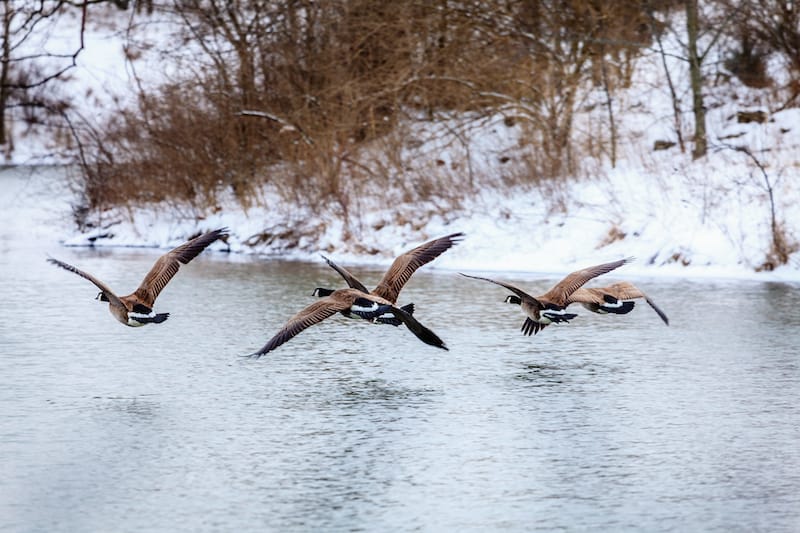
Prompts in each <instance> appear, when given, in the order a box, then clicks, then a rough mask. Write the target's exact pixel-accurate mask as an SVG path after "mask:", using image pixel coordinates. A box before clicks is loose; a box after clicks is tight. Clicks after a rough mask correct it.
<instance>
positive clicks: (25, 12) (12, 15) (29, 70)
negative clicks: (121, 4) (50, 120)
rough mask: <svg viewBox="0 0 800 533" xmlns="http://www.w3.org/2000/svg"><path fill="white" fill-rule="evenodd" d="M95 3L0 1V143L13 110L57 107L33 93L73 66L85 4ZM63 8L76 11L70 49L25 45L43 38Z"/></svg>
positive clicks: (80, 40)
mask: <svg viewBox="0 0 800 533" xmlns="http://www.w3.org/2000/svg"><path fill="white" fill-rule="evenodd" d="M92 3H99V0H94V1H91V0H86V1H80V2H78V1H68V0H40V1H38V2H8V1H6V2H3V3H2V6H0V10H2V27H0V32H2V33H0V39H2V44H1V45H0V144H2V145H6V144H8V142H9V137H8V134H9V129H8V112H9V110H10V109H12V108H15V107H22V108H28V109H45V110H48V109H50V111H52V109H53V108H57V107H59V105H58V103H57V102H53V101H52V100H49V101H48V99H47V98H46V97H43V95H42V92H41V91H40V92H39V94H38V95H35V94H34V93H35V91H36V90H39V89H41V88H43V87H44V86H46V85H49V84H52V83H54V82H55V81H56V80H58V79H59V78H62V77H63V75H64V74H65V73H66V72H67V71H68V70H70V69H72V68H74V67H75V66H76V60H77V58H78V55H79V54H80V53H81V51H82V50H83V47H84V45H83V34H84V30H85V24H86V12H87V7H88V5H89V4H92ZM67 9H78V10H80V15H79V16H80V24H79V25H78V29H77V30H76V35H75V44H74V45H73V48H72V50H69V51H65V52H63V53H49V52H41V51H40V50H39V49H38V48H37V47H33V46H28V45H29V44H30V43H32V42H33V41H35V40H37V39H42V38H44V39H46V35H44V34H45V33H46V31H47V26H48V24H50V23H51V22H53V21H55V20H56V19H57V18H58V17H60V16H62V15H63V14H64V12H65V11H66V10H67Z"/></svg>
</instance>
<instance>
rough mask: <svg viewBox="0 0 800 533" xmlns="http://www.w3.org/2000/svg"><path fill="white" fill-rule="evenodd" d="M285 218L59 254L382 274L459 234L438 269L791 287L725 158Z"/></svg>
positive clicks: (787, 208) (740, 166) (154, 214)
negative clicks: (235, 258)
mask: <svg viewBox="0 0 800 533" xmlns="http://www.w3.org/2000/svg"><path fill="white" fill-rule="evenodd" d="M784 122H793V123H794V124H800V110H792V111H790V112H785V113H784V114H783V116H781V117H777V118H776V120H775V122H774V123H773V124H772V125H771V126H770V127H772V128H775V129H777V130H780V129H783V130H786V129H789V131H788V132H786V133H783V134H782V135H783V140H784V141H785V142H787V143H789V144H791V145H792V146H800V128H787V125H786V124H785V123H784ZM748 127H749V126H748ZM662 157H664V158H665V159H667V158H669V157H670V156H669V155H667V154H664V155H663V156H662ZM661 164H662V165H664V166H666V164H667V162H666V161H662V162H661ZM793 164H794V163H792V162H791V161H781V160H779V159H774V160H773V162H772V168H771V170H772V171H774V172H775V173H776V175H777V176H779V177H780V178H779V179H777V180H775V182H774V183H773V185H774V195H775V201H776V211H777V213H778V222H779V223H780V224H781V227H782V228H783V231H784V232H785V235H786V237H787V239H788V240H789V242H795V243H796V242H798V236H800V235H799V233H798V224H800V191H798V188H797V186H796V184H795V183H796V178H795V176H794V175H793V174H792V173H796V172H797V169H796V167H792V165H793ZM780 165H784V166H783V167H781V166H780ZM293 209H294V208H291V207H288V206H285V205H283V204H282V203H281V201H280V199H278V198H277V197H275V198H270V197H269V195H266V196H265V200H264V206H263V207H257V208H252V209H249V210H247V211H245V210H242V209H241V208H239V207H238V206H237V205H236V204H235V202H233V201H231V202H230V203H229V205H227V206H222V208H220V209H218V210H215V211H216V212H214V213H211V214H208V213H203V214H198V213H194V212H187V213H176V212H175V211H174V210H173V209H169V208H163V209H158V208H153V209H142V210H137V211H135V212H134V213H132V215H133V218H132V220H131V219H130V218H128V216H127V215H128V214H123V213H122V212H120V213H118V214H116V215H114V214H106V215H104V220H103V221H102V222H101V224H100V226H99V227H98V228H96V229H95V230H92V231H89V232H86V233H72V234H68V235H67V236H66V238H65V240H64V243H65V244H67V245H71V246H81V245H94V246H160V247H167V246H171V245H174V244H176V243H178V242H180V241H182V240H183V239H185V238H187V237H188V236H190V235H192V234H194V233H196V232H197V231H199V230H201V229H208V228H212V227H218V226H227V227H229V228H230V229H231V232H232V236H231V238H230V240H229V245H230V249H231V251H233V252H237V253H242V254H265V255H270V256H275V257H285V258H291V259H301V260H312V261H318V260H319V257H318V255H317V254H318V252H322V253H325V254H333V255H334V256H335V257H336V259H337V260H338V261H341V262H345V263H350V264H355V263H379V264H388V263H389V262H390V261H391V260H392V258H393V257H394V256H395V255H396V254H398V253H400V252H402V251H403V250H406V249H408V248H409V247H411V246H413V245H415V244H418V243H420V242H423V241H425V240H427V239H429V238H432V237H435V236H439V235H442V234H446V233H450V232H454V231H462V232H464V233H466V234H467V236H468V238H467V239H466V240H465V241H464V242H463V243H462V244H461V245H460V246H458V247H457V248H456V249H454V250H452V251H450V252H448V253H447V254H445V255H444V256H443V257H441V258H440V259H439V260H437V262H436V266H437V267H439V268H446V269H454V270H456V269H460V270H471V271H508V272H564V271H568V270H571V269H574V268H578V267H582V266H586V265H589V264H594V263H597V262H602V261H605V260H608V259H617V258H620V257H627V256H634V257H636V258H637V261H636V262H635V263H634V264H632V265H630V266H627V267H626V273H627V274H629V275H640V276H641V275H644V276H671V277H672V276H676V277H702V278H707V277H724V278H750V279H762V280H800V253H798V252H797V251H795V252H794V253H793V254H792V255H791V257H790V261H789V263H788V264H787V265H782V266H779V267H778V268H776V269H775V270H774V271H771V272H765V271H762V272H758V270H763V265H764V263H765V262H766V261H767V257H768V254H769V243H770V242H771V233H770V232H771V226H770V209H769V202H768V200H767V193H766V190H765V188H764V183H763V177H761V176H759V175H758V174H757V173H755V172H754V169H753V167H752V166H751V165H750V164H749V163H748V161H747V160H746V158H745V156H744V154H741V153H739V152H736V151H734V150H723V151H719V152H715V153H713V154H711V155H709V157H708V158H707V160H706V161H704V162H700V163H691V164H683V165H681V164H675V165H674V167H673V170H672V172H671V173H670V174H669V175H666V176H664V175H659V174H648V173H644V172H643V171H642V170H641V168H617V169H609V171H608V174H607V177H605V178H602V179H593V180H589V179H586V180H581V181H577V182H573V183H571V184H570V185H569V191H565V192H564V194H563V195H562V194H557V193H553V192H552V191H549V192H542V190H540V189H534V188H521V187H518V188H515V189H511V190H508V191H505V192H498V191H491V192H486V193H484V194H481V195H479V196H477V197H474V198H472V199H470V200H468V201H466V202H464V203H463V204H462V205H461V206H460V207H459V208H458V209H457V210H454V211H450V212H446V213H445V214H441V213H437V212H436V210H435V209H434V208H433V207H430V206H425V205H419V204H415V205H399V206H396V207H394V208H392V209H386V208H383V207H382V206H375V205H373V206H372V207H371V208H365V209H364V211H363V212H362V214H361V215H360V217H359V218H358V220H356V221H351V223H350V226H349V227H348V228H346V227H345V225H344V223H343V221H341V220H337V219H332V218H330V217H332V215H330V214H327V215H320V214H319V213H314V212H311V211H310V210H299V211H293ZM426 213H428V214H426Z"/></svg>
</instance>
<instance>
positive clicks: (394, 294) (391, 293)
mask: <svg viewBox="0 0 800 533" xmlns="http://www.w3.org/2000/svg"><path fill="white" fill-rule="evenodd" d="M463 237H464V234H463V233H460V232H459V233H451V234H450V235H445V236H444V237H439V238H438V239H434V240H432V241H428V242H426V243H425V244H420V245H419V246H417V247H416V248H414V249H413V250H409V251H407V252H405V253H403V254H401V255H399V256H398V257H397V258H395V260H394V262H392V266H390V267H389V270H387V271H386V274H384V275H383V279H381V281H380V283H378V286H377V287H375V289H374V290H372V291H371V292H370V291H369V290H368V289H367V288H366V287H365V286H364V284H363V283H361V282H360V281H359V280H358V279H357V278H356V277H355V276H353V275H352V274H351V273H350V272H348V271H347V269H345V268H344V267H341V266H339V265H337V264H336V263H334V262H333V261H331V260H330V259H328V258H327V257H325V256H324V255H323V256H322V258H323V259H324V260H325V262H326V263H328V265H329V266H330V267H331V268H333V269H334V270H335V271H336V272H338V273H339V275H341V276H342V277H343V278H344V280H345V281H346V282H347V285H348V286H349V287H350V288H352V289H357V290H359V291H361V292H364V293H368V294H371V295H373V296H378V297H380V298H384V299H386V300H387V301H389V302H390V303H392V304H395V303H397V298H398V296H399V295H400V291H401V290H402V289H403V286H405V284H406V283H408V280H409V279H410V278H411V275H412V274H413V273H414V272H416V270H417V269H418V268H419V267H421V266H423V265H425V264H427V263H430V262H431V261H433V260H434V259H436V258H437V257H439V256H440V255H442V254H443V253H444V252H445V251H447V250H449V249H450V248H452V247H453V246H455V245H456V244H458V243H459V242H461V239H463ZM320 255H321V254H320ZM333 292H334V291H333V289H326V288H323V287H317V288H316V289H314V292H313V293H312V294H313V295H315V296H319V297H324V296H328V295H330V294H332V293H333ZM401 309H402V310H404V311H406V312H407V313H408V314H413V313H414V304H413V303H411V304H407V305H404V306H402V307H401ZM375 323H376V324H391V325H393V326H399V325H400V324H401V323H402V320H401V319H399V318H397V317H395V316H392V314H391V313H387V314H386V315H384V316H380V317H378V318H377V319H376V320H375Z"/></svg>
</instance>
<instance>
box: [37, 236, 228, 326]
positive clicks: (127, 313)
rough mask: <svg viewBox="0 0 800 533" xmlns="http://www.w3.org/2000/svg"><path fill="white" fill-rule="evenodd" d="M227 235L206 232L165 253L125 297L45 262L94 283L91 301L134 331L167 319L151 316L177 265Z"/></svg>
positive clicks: (161, 315) (73, 269)
mask: <svg viewBox="0 0 800 533" xmlns="http://www.w3.org/2000/svg"><path fill="white" fill-rule="evenodd" d="M227 231H228V230H227V228H221V229H216V230H214V231H209V232H208V233H204V234H202V235H200V236H198V237H195V238H194V239H191V240H190V241H187V242H185V243H183V244H181V245H180V246H178V247H177V248H175V249H174V250H172V251H170V252H167V253H165V254H164V255H162V256H161V257H159V258H158V260H157V261H156V262H155V264H154V265H153V268H151V269H150V272H148V273H147V276H145V278H144V280H143V281H142V283H141V285H139V288H138V289H136V291H135V292H133V293H132V294H129V295H127V296H117V295H116V294H114V292H113V291H112V290H111V289H110V288H109V287H108V285H106V284H105V283H103V282H102V281H100V280H99V279H97V278H95V277H94V276H92V275H91V274H89V273H87V272H84V271H83V270H80V269H78V268H76V267H74V266H72V265H69V264H67V263H64V262H63V261H59V260H58V259H55V258H53V257H50V258H48V259H47V260H48V261H49V262H50V263H53V264H54V265H57V266H60V267H61V268H63V269H66V270H69V271H70V272H74V273H75V274H77V275H79V276H81V277H82V278H86V279H88V280H89V281H91V282H92V283H94V285H95V286H96V287H97V288H98V289H100V293H99V294H98V295H97V297H96V298H95V299H96V300H100V301H101V302H108V309H109V311H111V314H112V315H114V318H116V319H117V320H119V321H120V322H122V323H123V324H125V325H126V326H131V327H138V326H144V325H145V324H151V323H152V324H160V323H162V322H164V321H165V320H166V319H167V317H169V313H155V312H153V304H154V303H155V301H156V298H157V297H158V295H159V293H160V292H161V291H162V290H163V289H164V287H165V286H166V285H167V283H169V280H171V279H172V276H174V275H175V274H176V273H177V272H178V269H179V268H180V266H181V263H183V264H184V265H185V264H186V263H188V262H189V261H191V260H192V259H194V258H195V257H197V255H198V254H199V253H200V252H202V251H203V250H205V249H206V247H207V246H208V245H209V244H211V243H212V242H214V241H216V240H217V239H219V238H224V237H227V235H228V233H227Z"/></svg>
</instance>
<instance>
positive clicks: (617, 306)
mask: <svg viewBox="0 0 800 533" xmlns="http://www.w3.org/2000/svg"><path fill="white" fill-rule="evenodd" d="M638 298H642V299H644V301H645V302H647V304H648V305H649V306H650V307H652V308H653V311H655V312H656V314H657V315H658V316H659V317H660V318H661V320H662V321H663V322H664V324H666V325H669V318H667V315H666V314H665V313H664V311H662V310H661V309H660V308H659V307H658V306H657V305H656V304H655V302H653V300H651V299H650V297H649V296H647V295H646V294H645V293H644V292H643V291H642V290H641V289H639V288H638V287H637V286H636V285H634V284H633V283H630V282H627V281H621V282H619V283H614V284H613V285H609V286H607V287H581V288H580V289H578V290H576V291H575V292H573V293H572V294H571V295H570V296H569V299H568V300H569V303H568V304H567V305H569V304H571V303H579V304H581V305H583V307H585V308H586V309H588V310H589V311H592V312H594V313H600V314H604V313H618V314H625V313H629V312H630V311H631V310H632V309H633V302H632V301H631V300H635V299H638ZM626 303H627V304H629V305H623V304H626Z"/></svg>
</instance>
